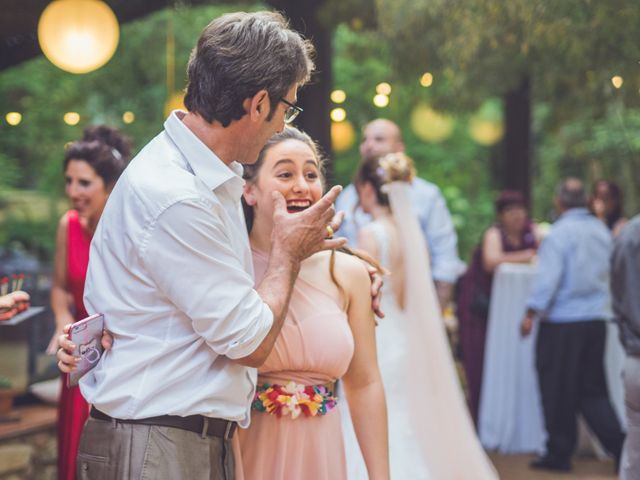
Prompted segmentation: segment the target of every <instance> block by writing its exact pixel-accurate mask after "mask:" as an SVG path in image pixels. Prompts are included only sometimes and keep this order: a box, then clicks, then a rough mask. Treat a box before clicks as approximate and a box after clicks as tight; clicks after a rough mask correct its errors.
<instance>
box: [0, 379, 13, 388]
mask: <svg viewBox="0 0 640 480" xmlns="http://www.w3.org/2000/svg"><path fill="white" fill-rule="evenodd" d="M12 386H13V383H12V382H11V380H9V378H8V377H5V376H0V390H7V389H9V388H11V387H12Z"/></svg>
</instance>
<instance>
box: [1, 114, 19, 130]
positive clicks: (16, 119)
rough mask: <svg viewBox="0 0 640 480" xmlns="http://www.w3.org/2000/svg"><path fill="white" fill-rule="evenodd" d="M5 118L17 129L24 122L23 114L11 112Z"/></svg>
mask: <svg viewBox="0 0 640 480" xmlns="http://www.w3.org/2000/svg"><path fill="white" fill-rule="evenodd" d="M4 118H5V120H6V121H7V123H8V124H9V125H11V126H12V127H15V126H16V125H18V124H19V123H20V122H21V121H22V114H21V113H19V112H9V113H7V114H6V115H5V117H4Z"/></svg>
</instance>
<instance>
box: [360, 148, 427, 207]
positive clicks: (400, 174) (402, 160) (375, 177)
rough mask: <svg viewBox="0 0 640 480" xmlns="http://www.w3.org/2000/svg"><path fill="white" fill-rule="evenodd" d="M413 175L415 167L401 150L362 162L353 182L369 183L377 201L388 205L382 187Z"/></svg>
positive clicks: (402, 180)
mask: <svg viewBox="0 0 640 480" xmlns="http://www.w3.org/2000/svg"><path fill="white" fill-rule="evenodd" d="M415 176H416V167H415V165H414V164H413V160H411V158H410V157H409V156H407V155H406V154H404V153H402V152H397V153H388V154H387V155H384V156H383V157H380V158H374V159H371V160H365V161H364V162H362V163H361V164H360V168H358V171H357V172H356V175H355V178H354V180H353V183H354V184H355V185H362V184H364V183H370V184H371V185H372V186H373V188H374V190H375V192H376V200H377V201H378V203H379V204H380V205H382V206H385V207H388V206H389V198H388V197H387V194H386V193H384V189H383V188H382V187H383V186H384V185H385V184H387V183H391V182H411V181H412V180H413V179H414V177H415Z"/></svg>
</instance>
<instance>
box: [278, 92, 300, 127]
mask: <svg viewBox="0 0 640 480" xmlns="http://www.w3.org/2000/svg"><path fill="white" fill-rule="evenodd" d="M280 101H281V102H282V103H284V104H285V105H287V107H288V108H287V109H286V110H285V111H284V123H286V124H287V125H288V124H290V123H291V122H293V121H294V120H295V119H296V117H297V116H298V115H300V114H301V113H302V111H303V110H302V109H301V108H300V107H299V106H297V105H294V104H293V103H291V102H289V101H287V100H285V99H284V98H281V99H280Z"/></svg>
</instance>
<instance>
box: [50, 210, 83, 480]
mask: <svg viewBox="0 0 640 480" xmlns="http://www.w3.org/2000/svg"><path fill="white" fill-rule="evenodd" d="M67 220H68V228H67V288H68V289H69V292H70V293H71V295H72V297H73V304H74V306H75V311H76V314H75V319H76V321H77V320H81V319H83V318H85V317H86V316H87V311H86V310H85V308H84V304H83V302H82V296H83V293H84V280H85V277H86V276H87V266H88V264H89V246H90V244H91V235H90V234H89V233H88V232H86V231H85V230H84V229H83V228H82V224H81V223H80V219H79V218H78V212H76V211H75V210H69V211H68V212H67ZM88 414H89V407H88V404H87V402H86V401H85V399H84V398H83V397H82V394H81V393H80V389H79V388H78V387H71V388H69V387H67V378H66V374H63V378H62V392H61V394H60V402H59V403H58V479H59V480H75V478H76V456H77V454H78V444H79V443H80V434H81V433H82V427H83V426H84V423H85V421H86V420H87V416H88Z"/></svg>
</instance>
